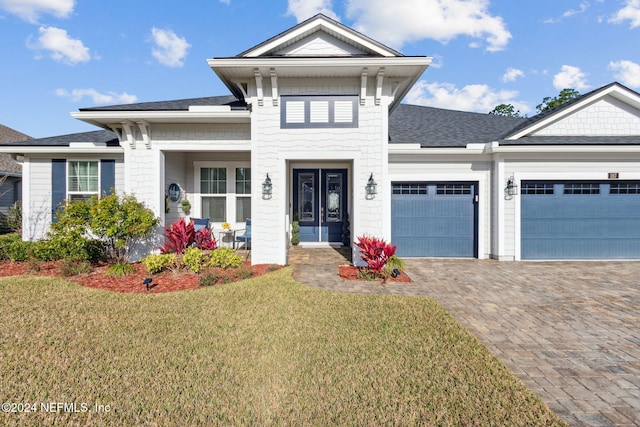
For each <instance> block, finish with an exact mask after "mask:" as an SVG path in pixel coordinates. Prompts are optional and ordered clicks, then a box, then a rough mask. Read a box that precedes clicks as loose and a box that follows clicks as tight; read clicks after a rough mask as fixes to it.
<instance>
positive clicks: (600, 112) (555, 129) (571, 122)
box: [535, 97, 640, 136]
mask: <svg viewBox="0 0 640 427" xmlns="http://www.w3.org/2000/svg"><path fill="white" fill-rule="evenodd" d="M638 134H640V115H639V114H638V111H637V110H633V109H631V108H630V107H629V106H628V105H626V104H623V103H621V102H620V101H617V100H615V99H614V98H611V97H608V98H605V99H602V100H599V101H598V102H595V103H594V104H591V105H588V106H587V107H585V108H583V109H581V110H580V111H577V112H575V113H574V114H572V115H570V116H569V117H566V118H563V119H562V120H559V121H558V122H556V123H553V124H551V125H550V126H547V127H545V128H544V129H541V130H539V131H538V132H536V133H535V135H536V136H545V135H555V136H568V135H574V136H576V135H577V136H581V135H587V136H619V135H638Z"/></svg>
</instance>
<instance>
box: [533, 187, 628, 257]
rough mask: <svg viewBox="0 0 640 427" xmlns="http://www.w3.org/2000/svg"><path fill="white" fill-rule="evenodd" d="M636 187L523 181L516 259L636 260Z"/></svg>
mask: <svg viewBox="0 0 640 427" xmlns="http://www.w3.org/2000/svg"><path fill="white" fill-rule="evenodd" d="M639 221H640V182H630V181H615V182H614V181H601V182H584V181H580V182H550V181H523V182H522V185H521V245H522V247H521V256H522V259H631V258H640V225H639V224H640V222H639Z"/></svg>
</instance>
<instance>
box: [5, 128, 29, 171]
mask: <svg viewBox="0 0 640 427" xmlns="http://www.w3.org/2000/svg"><path fill="white" fill-rule="evenodd" d="M28 139H31V137H30V136H28V135H25V134H24V133H22V132H18V131H17V130H14V129H11V128H10V127H7V126H4V125H0V143H2V144H4V143H6V142H10V141H25V140H28ZM0 172H5V173H11V174H21V173H22V167H21V166H20V165H19V164H17V163H16V162H14V161H12V160H11V156H9V155H8V154H0Z"/></svg>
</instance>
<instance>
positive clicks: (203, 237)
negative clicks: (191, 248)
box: [195, 227, 218, 251]
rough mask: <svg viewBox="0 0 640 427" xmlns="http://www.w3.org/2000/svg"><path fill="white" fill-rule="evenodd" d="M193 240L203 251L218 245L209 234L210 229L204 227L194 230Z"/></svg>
mask: <svg viewBox="0 0 640 427" xmlns="http://www.w3.org/2000/svg"><path fill="white" fill-rule="evenodd" d="M195 241H196V246H197V247H199V248H200V249H202V250H205V251H211V250H214V249H215V248H216V247H218V244H217V242H216V238H215V237H213V234H211V230H209V229H208V228H206V227H204V228H201V229H200V230H198V231H196V236H195Z"/></svg>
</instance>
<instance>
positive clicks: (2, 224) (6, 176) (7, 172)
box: [0, 125, 31, 233]
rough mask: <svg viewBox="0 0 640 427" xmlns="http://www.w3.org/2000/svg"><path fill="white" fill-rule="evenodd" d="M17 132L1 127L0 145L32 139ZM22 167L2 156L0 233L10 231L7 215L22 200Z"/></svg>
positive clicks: (13, 160)
mask: <svg viewBox="0 0 640 427" xmlns="http://www.w3.org/2000/svg"><path fill="white" fill-rule="evenodd" d="M30 138H31V137H30V136H27V135H25V134H23V133H21V132H18V131H17V130H14V129H11V128H10V127H7V126H4V125H0V144H3V143H5V142H9V141H25V140H28V139H30ZM21 185H22V167H21V166H20V164H19V163H18V161H16V160H15V159H13V158H12V157H11V156H10V155H9V154H0V232H1V233H6V232H8V231H10V229H9V227H8V225H7V222H6V215H7V212H8V211H9V208H10V207H12V206H13V205H14V204H15V203H16V202H18V201H20V200H21V199H22V188H21Z"/></svg>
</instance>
